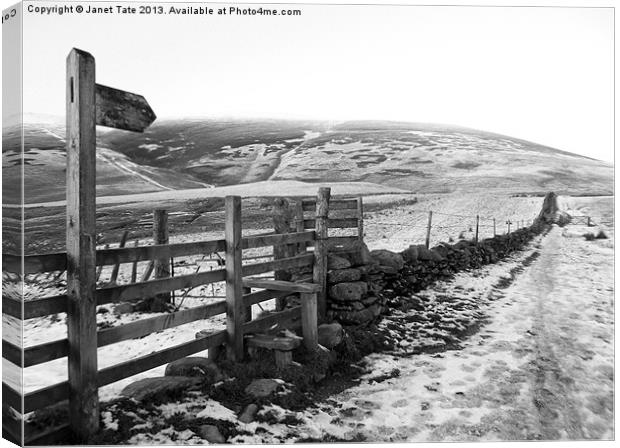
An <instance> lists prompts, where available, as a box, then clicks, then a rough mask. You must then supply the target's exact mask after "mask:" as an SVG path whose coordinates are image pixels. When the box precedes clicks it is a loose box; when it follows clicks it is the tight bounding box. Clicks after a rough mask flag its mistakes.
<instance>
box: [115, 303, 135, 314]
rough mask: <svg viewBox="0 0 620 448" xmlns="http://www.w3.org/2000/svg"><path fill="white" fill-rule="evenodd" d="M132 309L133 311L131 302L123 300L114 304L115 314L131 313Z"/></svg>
mask: <svg viewBox="0 0 620 448" xmlns="http://www.w3.org/2000/svg"><path fill="white" fill-rule="evenodd" d="M133 311H134V305H133V303H128V302H123V303H118V304H116V305H115V306H114V313H115V314H129V313H133Z"/></svg>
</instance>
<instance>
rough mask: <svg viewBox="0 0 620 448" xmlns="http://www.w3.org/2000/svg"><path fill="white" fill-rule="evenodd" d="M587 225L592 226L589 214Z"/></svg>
mask: <svg viewBox="0 0 620 448" xmlns="http://www.w3.org/2000/svg"><path fill="white" fill-rule="evenodd" d="M588 227H592V221H591V220H590V217H589V216H588Z"/></svg>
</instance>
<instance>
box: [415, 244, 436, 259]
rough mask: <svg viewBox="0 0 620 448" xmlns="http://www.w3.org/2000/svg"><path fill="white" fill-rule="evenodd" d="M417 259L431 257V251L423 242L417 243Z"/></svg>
mask: <svg viewBox="0 0 620 448" xmlns="http://www.w3.org/2000/svg"><path fill="white" fill-rule="evenodd" d="M417 248H418V249H417V250H418V260H420V261H429V260H432V259H433V253H432V252H431V251H430V250H429V249H427V248H426V246H425V245H424V244H418V246H417Z"/></svg>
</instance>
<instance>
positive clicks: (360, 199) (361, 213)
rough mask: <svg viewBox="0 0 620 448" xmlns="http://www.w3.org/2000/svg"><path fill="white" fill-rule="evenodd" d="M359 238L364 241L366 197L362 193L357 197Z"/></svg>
mask: <svg viewBox="0 0 620 448" xmlns="http://www.w3.org/2000/svg"><path fill="white" fill-rule="evenodd" d="M357 238H358V240H359V241H360V243H361V242H363V241H364V199H363V196H362V195H360V196H358V197H357Z"/></svg>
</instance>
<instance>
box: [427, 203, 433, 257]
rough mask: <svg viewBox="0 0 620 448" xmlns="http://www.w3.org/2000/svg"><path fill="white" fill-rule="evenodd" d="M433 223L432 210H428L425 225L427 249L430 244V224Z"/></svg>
mask: <svg viewBox="0 0 620 448" xmlns="http://www.w3.org/2000/svg"><path fill="white" fill-rule="evenodd" d="M432 225H433V212H432V210H431V211H429V212H428V225H427V227H426V248H427V249H428V248H429V247H430V245H431V226H432Z"/></svg>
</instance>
